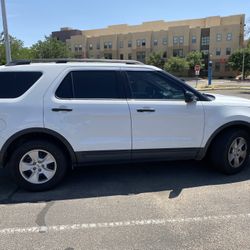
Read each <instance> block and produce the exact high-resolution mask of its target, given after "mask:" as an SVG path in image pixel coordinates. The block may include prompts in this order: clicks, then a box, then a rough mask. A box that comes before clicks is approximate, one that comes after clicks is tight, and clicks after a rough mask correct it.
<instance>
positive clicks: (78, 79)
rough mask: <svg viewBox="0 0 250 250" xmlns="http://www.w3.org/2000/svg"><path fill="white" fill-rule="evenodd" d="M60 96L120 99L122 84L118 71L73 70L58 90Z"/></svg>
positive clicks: (57, 94)
mask: <svg viewBox="0 0 250 250" xmlns="http://www.w3.org/2000/svg"><path fill="white" fill-rule="evenodd" d="M56 96H57V97H59V98H63V99H66V98H74V99H120V98H122V96H123V94H122V86H121V84H119V83H118V81H117V72H116V71H104V70H103V71H101V70H100V71H99V70H98V71H97V70H93V71H72V72H70V73H68V75H67V76H66V77H65V78H64V79H63V81H62V83H61V84H60V86H59V87H58V89H57V90H56Z"/></svg>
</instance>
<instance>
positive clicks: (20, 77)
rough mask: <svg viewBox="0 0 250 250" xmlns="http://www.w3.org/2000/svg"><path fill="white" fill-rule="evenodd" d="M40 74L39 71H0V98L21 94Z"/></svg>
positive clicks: (14, 96)
mask: <svg viewBox="0 0 250 250" xmlns="http://www.w3.org/2000/svg"><path fill="white" fill-rule="evenodd" d="M41 76H42V73H41V72H0V98H17V97H19V96H21V95H23V94H24V93H25V92H26V91H27V90H28V89H29V88H30V87H31V86H33V85H34V84H35V82H36V81H37V80H38V79H39V78H40V77H41Z"/></svg>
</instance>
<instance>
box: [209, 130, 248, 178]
mask: <svg viewBox="0 0 250 250" xmlns="http://www.w3.org/2000/svg"><path fill="white" fill-rule="evenodd" d="M249 150H250V144H249V135H248V133H247V132H246V131H245V130H236V129H230V130H227V131H225V133H223V134H221V135H219V136H218V137H217V138H216V139H215V141H214V143H213V144H212V147H211V154H210V157H211V161H212V163H213V165H214V166H216V167H217V168H218V169H219V170H220V171H222V172H223V173H226V174H235V173H238V172H240V171H241V170H242V169H243V168H244V167H246V166H247V165H248V163H249Z"/></svg>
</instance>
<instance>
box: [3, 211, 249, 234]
mask: <svg viewBox="0 0 250 250" xmlns="http://www.w3.org/2000/svg"><path fill="white" fill-rule="evenodd" d="M232 219H236V220H238V219H250V213H249V214H231V215H219V216H204V217H191V218H176V219H149V220H131V221H117V222H102V223H86V224H72V225H55V226H41V227H23V228H20V227H19V228H18V227H17V228H4V229H0V235H6V234H21V233H49V232H59V231H70V230H84V229H85V230H86V229H95V228H116V227H131V226H146V225H167V224H176V223H188V222H204V221H220V220H232Z"/></svg>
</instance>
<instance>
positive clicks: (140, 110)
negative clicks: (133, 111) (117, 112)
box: [137, 108, 155, 113]
mask: <svg viewBox="0 0 250 250" xmlns="http://www.w3.org/2000/svg"><path fill="white" fill-rule="evenodd" d="M137 112H139V113H144V112H149V113H153V112H155V109H153V108H142V109H137Z"/></svg>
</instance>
